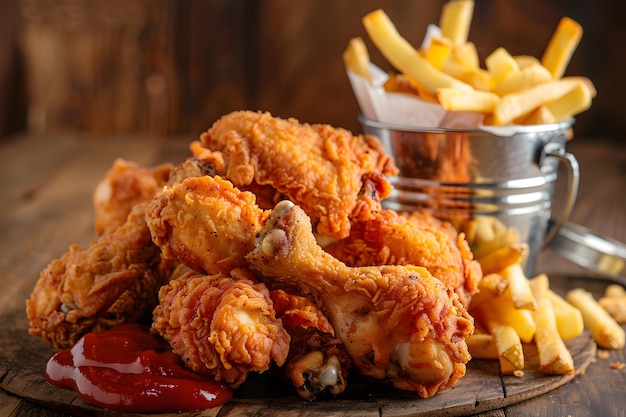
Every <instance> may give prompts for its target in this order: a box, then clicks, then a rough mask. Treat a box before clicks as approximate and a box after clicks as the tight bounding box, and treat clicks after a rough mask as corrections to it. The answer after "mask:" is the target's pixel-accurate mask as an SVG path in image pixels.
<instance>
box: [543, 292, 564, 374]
mask: <svg viewBox="0 0 626 417" xmlns="http://www.w3.org/2000/svg"><path fill="white" fill-rule="evenodd" d="M546 293H547V291H546ZM533 318H534V320H535V324H536V325H537V331H536V332H535V344H536V345H537V352H538V354H539V367H540V368H541V370H542V371H543V372H544V373H547V374H558V375H565V374H573V373H574V360H573V358H572V354H571V353H570V351H569V350H568V349H567V347H566V346H565V343H563V340H562V339H561V336H560V334H559V331H558V329H557V327H556V320H555V316H554V310H553V309H552V303H551V302H550V299H549V298H548V297H547V296H545V295H544V296H543V297H542V298H540V299H539V300H538V301H537V309H536V310H535V311H534V312H533Z"/></svg>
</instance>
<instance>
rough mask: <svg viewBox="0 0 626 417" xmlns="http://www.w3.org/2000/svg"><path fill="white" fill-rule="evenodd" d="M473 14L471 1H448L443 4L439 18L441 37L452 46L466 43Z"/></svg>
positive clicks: (472, 2)
mask: <svg viewBox="0 0 626 417" xmlns="http://www.w3.org/2000/svg"><path fill="white" fill-rule="evenodd" d="M473 13H474V1H473V0H450V1H449V2H447V3H446V4H444V5H443V7H442V9H441V16H440V18H439V27H440V28H441V33H442V34H443V36H445V37H446V38H448V39H450V40H451V41H452V43H453V44H454V45H462V44H464V43H465V42H467V36H468V34H469V30H470V25H471V23H472V15H473Z"/></svg>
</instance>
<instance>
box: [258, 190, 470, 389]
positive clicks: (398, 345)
mask: <svg viewBox="0 0 626 417" xmlns="http://www.w3.org/2000/svg"><path fill="white" fill-rule="evenodd" d="M247 258H248V260H249V262H250V266H251V268H252V269H254V270H256V271H257V272H259V273H260V274H261V276H262V277H264V278H263V279H266V280H267V281H268V285H271V286H278V285H286V286H289V287H295V288H298V289H299V290H300V292H301V293H303V294H310V295H311V296H312V297H314V299H315V301H316V304H317V305H318V307H319V308H320V309H321V310H322V311H323V312H324V313H325V314H326V315H327V317H328V318H329V320H330V322H331V323H332V324H333V328H334V330H335V333H336V335H337V336H338V337H339V339H341V341H342V342H343V344H344V346H345V348H346V349H347V351H348V353H349V354H350V356H351V358H352V360H353V364H354V366H355V367H356V369H357V370H358V371H359V372H360V373H361V374H363V375H366V376H369V377H372V378H376V379H380V380H390V381H391V382H392V383H393V385H394V386H395V387H397V388H400V389H404V390H410V391H415V392H417V393H418V394H419V395H420V396H422V397H425V398H426V397H430V396H432V395H434V394H435V393H436V392H438V391H440V390H442V389H445V388H449V387H451V386H452V385H454V383H456V382H457V381H458V380H459V379H460V378H461V377H462V376H463V375H464V374H465V370H466V363H467V362H468V361H469V359H470V355H469V353H468V350H467V345H466V343H465V337H466V336H468V335H469V334H471V333H472V332H473V328H474V327H473V320H472V318H471V316H470V315H469V314H468V313H467V311H466V309H465V307H464V306H463V304H462V303H461V302H460V301H459V299H458V295H457V294H456V293H454V292H453V291H452V289H450V288H446V287H445V286H444V285H443V284H442V282H441V281H440V280H438V279H437V278H435V277H433V276H432V275H431V274H430V273H429V272H428V270H427V269H426V268H423V267H416V266H408V265H407V266H400V265H386V266H373V267H348V266H346V265H345V264H343V263H342V262H340V261H339V260H337V259H336V258H334V257H333V256H332V255H330V254H328V253H327V252H324V251H323V249H322V248H321V247H320V246H319V245H318V244H317V242H316V240H315V237H314V235H313V233H312V227H311V222H310V220H309V218H308V216H307V215H306V214H305V213H304V211H303V210H302V209H300V208H299V207H298V206H295V205H293V204H292V203H290V202H287V201H285V202H281V203H279V204H278V205H277V206H276V208H274V210H273V212H272V215H271V217H270V218H269V219H268V221H267V222H266V224H265V226H264V228H263V230H262V232H261V233H260V235H259V237H258V240H257V245H256V247H255V250H254V251H253V252H252V253H251V254H250V255H248V257H247Z"/></svg>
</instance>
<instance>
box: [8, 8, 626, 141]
mask: <svg viewBox="0 0 626 417" xmlns="http://www.w3.org/2000/svg"><path fill="white" fill-rule="evenodd" d="M443 3H445V0H438V1H434V0H396V1H374V0H360V1H335V0H298V1H292V0H263V1H261V0H211V1H200V0H0V137H1V136H6V135H9V134H11V133H13V132H19V131H21V130H25V129H30V130H33V131H81V132H88V133H92V134H94V135H106V134H134V133H149V134H155V135H166V136H180V135H191V136H194V137H195V136H196V135H197V134H199V133H200V132H202V131H203V130H205V129H206V128H208V127H209V126H210V124H211V123H212V122H213V121H214V120H216V119H217V118H218V117H219V116H221V115H223V114H225V113H228V112H230V111H232V110H239V109H252V110H267V111H270V112H272V113H274V114H275V115H277V116H282V117H288V116H293V117H296V118H298V119H300V120H301V121H306V122H316V123H317V122H321V123H330V124H333V125H336V126H343V127H346V128H348V129H351V130H353V131H359V126H358V123H357V120H356V116H357V114H358V108H357V105H356V102H355V100H354V97H353V96H352V92H351V90H350V87H349V84H348V80H347V77H346V74H345V70H344V67H343V62H342V60H341V54H342V52H343V50H344V48H345V46H346V44H347V42H348V40H349V39H350V38H351V37H353V36H357V35H360V36H362V37H364V38H365V39H366V40H367V36H366V34H365V31H364V29H363V27H362V25H361V17H362V16H363V15H365V14H366V13H367V12H369V11H371V10H373V9H375V8H379V7H380V8H383V9H384V10H385V11H386V12H387V13H388V14H389V15H390V17H391V18H392V20H393V21H394V22H395V23H396V25H397V26H398V28H399V30H400V32H401V33H402V34H403V35H404V36H405V37H406V38H407V39H409V40H410V41H412V42H414V43H415V44H416V45H417V44H419V42H420V41H421V39H422V37H423V35H424V32H425V28H426V25H427V24H428V23H431V22H433V23H436V22H437V21H438V19H439V13H440V10H441V6H442V4H443ZM565 15H567V16H570V17H572V18H574V19H576V20H577V21H579V22H580V23H581V24H582V25H583V28H584V29H585V34H584V36H583V40H582V42H581V44H580V46H579V48H578V50H577V51H576V54H575V55H574V58H573V61H572V63H571V64H570V67H569V71H568V74H571V75H585V76H587V77H589V78H591V79H592V80H593V81H594V83H595V84H596V87H597V89H598V97H597V98H596V100H595V101H594V104H593V107H592V109H591V110H589V111H588V112H586V113H584V114H583V115H581V116H580V117H579V118H578V119H577V124H576V132H577V135H578V136H599V135H601V136H612V137H619V138H620V139H623V138H622V137H621V136H622V133H621V132H624V131H626V117H624V116H623V112H624V110H625V106H624V104H623V103H624V98H625V97H626V83H625V82H624V81H623V79H624V77H626V54H624V52H626V51H625V49H626V46H625V45H626V29H625V28H624V25H623V22H624V21H626V2H624V1H623V0H597V1H592V0H552V1H549V2H547V1H544V0H476V9H475V13H474V20H473V24H472V28H471V32H470V40H472V41H474V42H475V43H476V44H477V45H478V46H479V48H480V49H479V51H480V53H481V56H482V57H483V58H484V56H486V55H487V54H488V53H490V52H491V51H492V50H494V49H495V48H496V47H498V46H504V47H506V48H507V49H508V50H509V51H511V52H512V53H513V54H532V55H536V56H539V55H541V53H542V52H543V50H544V48H545V46H546V44H547V42H548V40H549V38H550V36H551V34H552V32H553V31H554V28H555V27H556V24H557V22H558V20H559V19H560V18H561V17H562V16H565ZM369 47H370V53H371V55H372V59H373V60H374V61H375V62H376V63H377V64H379V65H380V66H382V67H383V68H385V69H390V67H388V66H387V64H386V62H385V61H384V59H382V57H380V55H379V54H378V53H377V52H376V50H375V48H374V47H373V46H372V45H371V43H369Z"/></svg>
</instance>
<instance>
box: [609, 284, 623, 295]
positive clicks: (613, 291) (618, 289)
mask: <svg viewBox="0 0 626 417" xmlns="http://www.w3.org/2000/svg"><path fill="white" fill-rule="evenodd" d="M604 296H605V297H623V296H626V289H624V287H622V286H621V285H620V284H609V285H607V286H606V288H605V289H604Z"/></svg>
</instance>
